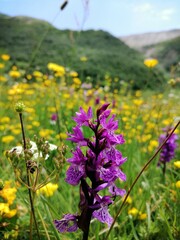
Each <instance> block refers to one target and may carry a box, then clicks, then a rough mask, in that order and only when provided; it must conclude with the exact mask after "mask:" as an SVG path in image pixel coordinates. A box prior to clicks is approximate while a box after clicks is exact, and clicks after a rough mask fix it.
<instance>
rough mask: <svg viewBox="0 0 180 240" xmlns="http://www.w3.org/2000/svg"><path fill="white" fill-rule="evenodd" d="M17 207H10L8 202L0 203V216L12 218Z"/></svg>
mask: <svg viewBox="0 0 180 240" xmlns="http://www.w3.org/2000/svg"><path fill="white" fill-rule="evenodd" d="M16 213H17V209H12V210H11V209H10V208H9V204H8V203H0V216H1V217H4V218H12V217H14V216H15V215H16Z"/></svg>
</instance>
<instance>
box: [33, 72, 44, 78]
mask: <svg viewBox="0 0 180 240" xmlns="http://www.w3.org/2000/svg"><path fill="white" fill-rule="evenodd" d="M33 76H34V77H35V78H38V79H39V78H41V77H43V74H42V72H40V71H34V72H33Z"/></svg>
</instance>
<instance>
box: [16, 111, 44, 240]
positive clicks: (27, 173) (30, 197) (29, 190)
mask: <svg viewBox="0 0 180 240" xmlns="http://www.w3.org/2000/svg"><path fill="white" fill-rule="evenodd" d="M19 118H20V123H21V130H22V138H23V149H24V150H26V149H27V147H26V138H25V131H24V124H23V118H22V113H19ZM25 161H26V159H25ZM26 177H27V185H28V194H29V200H30V206H31V216H33V219H34V224H35V227H36V231H37V235H38V239H40V235H39V229H38V225H37V221H36V216H35V211H34V204H33V198H32V193H31V189H30V186H31V185H30V176H29V170H28V167H27V161H26ZM31 216H30V240H32V217H31Z"/></svg>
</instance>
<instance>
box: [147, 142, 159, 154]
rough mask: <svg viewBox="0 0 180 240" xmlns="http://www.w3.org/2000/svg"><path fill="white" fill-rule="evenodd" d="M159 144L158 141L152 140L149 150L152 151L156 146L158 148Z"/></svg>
mask: <svg viewBox="0 0 180 240" xmlns="http://www.w3.org/2000/svg"><path fill="white" fill-rule="evenodd" d="M158 144H159V143H158V141H156V140H151V141H150V142H149V146H148V151H150V152H152V151H153V150H154V149H155V148H157V146H158Z"/></svg>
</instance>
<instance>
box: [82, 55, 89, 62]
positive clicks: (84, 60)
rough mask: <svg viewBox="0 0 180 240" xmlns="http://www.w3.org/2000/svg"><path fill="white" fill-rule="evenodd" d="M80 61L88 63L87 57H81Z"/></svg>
mask: <svg viewBox="0 0 180 240" xmlns="http://www.w3.org/2000/svg"><path fill="white" fill-rule="evenodd" d="M80 60H81V62H87V60H88V59H87V57H85V56H82V57H80Z"/></svg>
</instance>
